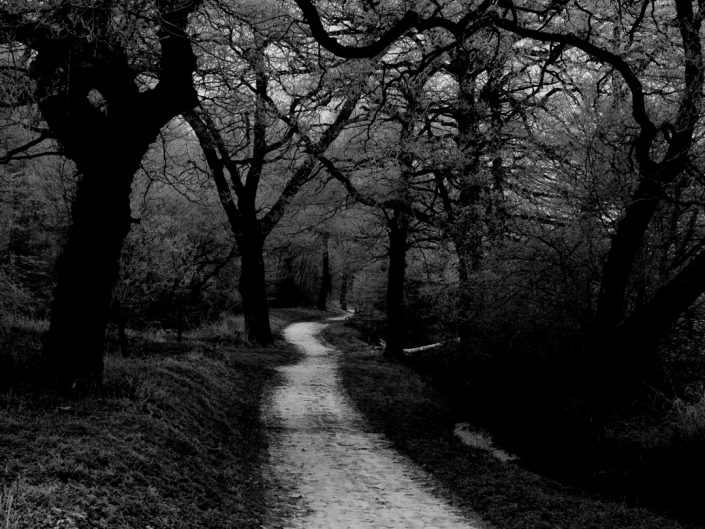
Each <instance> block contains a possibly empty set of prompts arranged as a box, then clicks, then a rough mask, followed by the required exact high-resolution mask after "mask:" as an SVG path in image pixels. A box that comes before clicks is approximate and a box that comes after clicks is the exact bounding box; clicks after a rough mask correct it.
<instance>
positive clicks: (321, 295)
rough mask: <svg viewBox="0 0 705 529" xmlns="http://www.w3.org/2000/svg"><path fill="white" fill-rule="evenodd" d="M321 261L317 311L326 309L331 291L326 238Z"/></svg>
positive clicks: (325, 237) (326, 237)
mask: <svg viewBox="0 0 705 529" xmlns="http://www.w3.org/2000/svg"><path fill="white" fill-rule="evenodd" d="M323 245H324V246H323V259H322V260H321V284H320V288H319V290H318V310H322V311H325V310H326V309H327V302H328V294H330V291H331V285H332V279H331V275H330V252H329V251H328V236H324V237H323Z"/></svg>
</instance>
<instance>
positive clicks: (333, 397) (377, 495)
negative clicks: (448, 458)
mask: <svg viewBox="0 0 705 529" xmlns="http://www.w3.org/2000/svg"><path fill="white" fill-rule="evenodd" d="M324 326H325V324H323V323H317V322H304V323H295V324H293V325H290V326H289V327H287V328H286V329H285V331H284V336H285V337H286V339H287V340H288V341H290V342H291V343H293V344H294V345H295V346H296V347H297V348H299V349H300V351H301V352H302V353H304V356H303V358H302V360H301V361H300V362H298V363H296V364H294V365H289V366H285V367H281V368H279V369H280V372H281V375H282V377H281V378H282V383H281V385H279V386H278V387H276V388H274V389H273V390H272V392H271V394H270V396H269V399H268V402H267V404H266V406H265V407H264V409H263V412H262V413H263V419H264V422H265V424H266V426H267V428H268V431H269V434H270V454H269V455H270V460H269V466H268V469H267V479H268V482H269V483H270V486H271V494H270V499H269V506H268V510H269V515H268V521H267V525H266V527H268V528H278V527H286V528H302V529H304V528H305V529H338V528H340V529H343V528H351V529H352V528H355V529H363V528H379V529H415V528H419V529H421V528H423V529H433V528H437V529H441V528H443V529H445V528H448V529H456V528H457V529H460V528H463V529H480V528H482V529H487V528H488V525H487V524H485V523H482V522H481V521H480V520H479V517H478V518H477V519H475V520H472V519H468V518H467V517H463V516H462V515H461V514H460V513H459V512H458V511H456V510H455V509H453V508H452V507H451V506H450V505H449V504H448V503H447V502H445V501H443V500H441V499H439V498H438V497H436V496H434V494H433V493H432V490H433V482H432V480H431V478H430V477H429V476H428V475H427V474H426V473H424V472H423V471H422V470H420V469H419V468H417V467H415V466H414V465H413V464H412V463H411V462H410V461H409V460H408V459H406V458H405V457H403V456H402V455H400V454H399V453H397V452H396V451H395V450H394V449H393V448H392V446H391V444H390V443H389V441H388V440H387V439H386V438H385V437H384V436H382V435H380V434H377V433H374V432H372V431H370V429H369V427H368V426H367V424H366V423H365V421H364V419H363V418H362V417H361V415H360V414H359V413H358V412H357V410H355V409H354V408H353V406H352V405H351V404H350V402H349V401H348V399H347V397H346V396H345V394H344V390H343V388H342V387H341V384H340V381H339V378H338V370H337V362H338V359H339V357H340V353H338V352H337V351H335V350H334V349H331V348H329V347H326V346H324V345H323V344H322V343H321V342H320V341H318V340H317V339H316V335H317V334H318V333H319V332H320V331H321V329H322V328H323V327H324Z"/></svg>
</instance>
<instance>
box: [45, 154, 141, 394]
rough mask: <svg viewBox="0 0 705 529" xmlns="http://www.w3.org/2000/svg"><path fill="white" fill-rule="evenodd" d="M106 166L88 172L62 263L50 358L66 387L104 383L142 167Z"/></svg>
mask: <svg viewBox="0 0 705 529" xmlns="http://www.w3.org/2000/svg"><path fill="white" fill-rule="evenodd" d="M122 156H126V155H125V154H124V153H123V154H122ZM132 158H133V159H135V158H138V157H137V156H133V157H132ZM139 158H141V153H140V156H139ZM96 162H98V160H96ZM102 164H103V165H104V168H103V169H102V170H100V169H99V164H98V163H96V164H95V165H92V166H91V167H89V168H84V170H83V178H82V180H81V182H80V183H79V186H78V190H77V194H76V199H75V202H74V204H73V208H72V212H71V213H72V215H71V217H72V224H71V227H70V229H69V233H68V240H67V242H66V246H65V247H64V250H63V252H62V253H61V255H60V257H59V259H58V261H57V264H56V274H57V286H56V289H55V290H54V300H53V304H52V311H51V323H50V327H49V333H48V335H47V338H46V343H45V360H46V367H47V368H48V373H49V374H50V375H51V378H55V379H57V380H60V381H61V385H62V386H68V388H66V389H71V388H80V387H82V386H90V385H93V384H100V383H101V382H102V376H103V349H104V345H105V332H106V327H107V324H108V319H109V307H110V299H111V293H112V289H113V286H114V284H115V281H116V280H117V277H118V271H119V257H120V251H121V248H122V243H123V241H124V239H125V236H126V235H127V233H128V231H129V229H130V185H131V182H132V176H133V174H134V171H135V169H136V165H135V167H128V166H126V165H125V164H123V163H119V162H116V161H115V160H110V159H104V160H102Z"/></svg>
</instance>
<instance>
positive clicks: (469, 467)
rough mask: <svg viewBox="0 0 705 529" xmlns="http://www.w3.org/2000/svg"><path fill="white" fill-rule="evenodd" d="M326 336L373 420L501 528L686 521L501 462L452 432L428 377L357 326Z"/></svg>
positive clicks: (637, 527) (575, 528) (668, 527)
mask: <svg viewBox="0 0 705 529" xmlns="http://www.w3.org/2000/svg"><path fill="white" fill-rule="evenodd" d="M323 337H324V338H325V339H326V340H327V341H329V342H330V343H332V344H333V345H335V346H336V347H338V348H339V349H341V350H343V351H344V353H345V354H344V362H343V364H342V367H341V375H342V380H343V383H344V385H345V387H346V390H347V392H348V394H349V395H350V397H351V398H352V400H353V402H354V403H355V404H356V406H357V407H358V408H359V409H360V410H361V411H363V412H364V414H365V415H366V417H367V418H368V420H369V421H370V423H371V425H372V427H373V428H375V429H376V430H378V431H381V432H383V433H385V434H386V435H387V436H388V437H389V438H390V439H391V441H392V442H393V443H394V445H395V446H396V448H397V449H398V450H400V451H401V452H403V453H404V454H406V455H407V456H408V457H410V458H411V459H412V460H413V461H414V462H415V463H416V464H418V465H419V466H421V467H423V468H425V469H426V470H427V471H428V472H430V473H431V474H433V475H434V476H435V478H436V479H437V481H438V482H439V483H440V486H441V489H442V490H441V493H442V494H443V495H445V496H446V497H448V498H449V499H450V500H451V501H452V502H453V503H454V504H456V505H457V506H459V507H460V508H462V509H467V510H468V511H474V512H477V513H478V514H480V515H481V516H482V517H483V518H484V519H486V520H487V521H489V522H491V523H492V524H494V525H495V526H496V527H499V528H502V529H520V528H521V529H549V528H552V529H553V528H564V529H568V528H570V529H588V528H590V529H592V528H595V529H596V528H603V527H604V528H610V529H616V528H622V529H626V528H630V529H649V528H653V529H656V528H659V529H675V528H681V529H682V528H686V527H690V526H688V525H684V524H679V523H678V522H676V521H674V520H672V519H668V518H664V517H661V516H658V515H656V514H654V513H653V512H650V511H648V510H646V509H642V508H638V507H635V506H629V505H626V504H625V503H623V502H615V501H607V500H605V499H601V498H598V497H596V496H595V497H591V496H589V495H588V494H587V493H584V492H581V491H578V490H576V489H573V488H570V487H568V486H565V485H563V484H561V483H559V482H557V481H553V480H550V479H547V478H544V477H541V476H539V475H537V474H535V473H532V472H529V471H528V470H525V469H524V468H522V466H521V465H520V464H517V463H509V464H507V463H501V462H499V461H497V460H496V459H494V458H492V457H491V456H490V455H489V454H487V453H486V452H484V451H481V450H478V449H474V448H471V447H468V446H465V445H463V444H462V443H460V441H459V440H458V439H457V438H456V437H455V436H454V435H453V433H452V431H453V426H454V424H455V422H456V421H459V420H461V418H460V417H458V416H457V414H456V413H455V412H454V410H453V408H452V406H451V404H450V403H449V402H448V401H446V400H445V399H444V397H443V395H441V393H440V392H439V391H437V390H436V389H435V388H434V387H433V386H432V384H431V383H430V380H428V379H424V378H423V377H421V376H420V375H418V374H417V373H415V372H413V371H412V370H411V369H409V368H406V367H404V366H401V365H397V364H393V363H388V362H386V361H384V360H382V359H381V358H380V357H379V354H378V353H376V352H374V351H372V350H371V349H370V348H369V346H367V345H366V344H364V343H363V342H360V341H358V340H356V336H355V332H354V331H353V330H351V329H349V328H346V327H344V326H343V325H331V326H329V327H328V328H327V329H326V330H325V331H324V332H323ZM534 434H535V432H532V431H527V432H526V435H527V436H531V435H534Z"/></svg>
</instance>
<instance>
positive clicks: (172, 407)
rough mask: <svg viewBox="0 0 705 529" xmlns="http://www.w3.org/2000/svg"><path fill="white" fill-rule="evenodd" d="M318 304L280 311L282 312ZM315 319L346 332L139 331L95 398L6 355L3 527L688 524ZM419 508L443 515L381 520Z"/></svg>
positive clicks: (27, 330)
mask: <svg viewBox="0 0 705 529" xmlns="http://www.w3.org/2000/svg"><path fill="white" fill-rule="evenodd" d="M320 317H321V313H320V312H318V311H310V310H309V311H306V310H289V311H276V312H275V316H274V318H273V326H274V328H275V331H276V332H277V333H278V334H281V333H282V332H283V330H284V329H285V328H286V327H287V326H288V325H289V324H291V323H292V322H295V321H301V320H311V319H313V318H320ZM293 329H296V328H293ZM299 329H303V330H304V331H306V332H309V331H311V332H314V333H315V332H318V331H320V334H319V339H320V337H322V338H323V339H325V340H326V341H327V342H328V343H327V345H329V346H330V347H321V346H317V347H318V348H317V349H315V351H314V354H313V355H311V356H304V355H303V354H302V353H301V352H300V351H297V350H296V347H295V346H293V345H291V344H290V343H287V342H285V341H284V340H283V339H278V340H277V342H276V343H275V344H274V345H273V346H271V347H257V346H252V345H247V344H243V343H242V342H241V341H239V340H238V339H237V338H236V337H235V338H233V336H234V335H233V333H232V331H233V329H232V328H231V327H229V326H228V325H223V326H222V327H221V328H214V329H211V330H210V331H208V332H205V331H200V332H196V333H193V334H190V335H187V336H186V337H185V339H184V341H183V342H182V343H177V342H176V341H175V340H174V336H172V335H170V334H166V335H164V334H163V333H162V334H158V335H155V336H151V337H150V336H140V337H139V338H138V337H136V336H135V337H133V338H134V342H133V344H134V346H135V347H134V350H133V355H132V356H130V357H127V358H123V357H121V356H119V355H117V354H114V353H111V354H108V355H107V357H106V377H105V387H104V388H103V389H102V390H101V391H100V392H97V393H95V394H92V395H89V396H84V397H83V398H80V399H77V398H76V399H67V398H64V397H59V396H51V395H44V394H41V393H40V392H36V393H33V392H30V391H18V390H16V389H9V386H3V385H2V383H4V382H3V380H4V381H5V382H6V381H7V380H8V377H9V375H8V373H9V371H8V369H4V371H3V372H2V373H0V527H2V528H3V529H94V528H96V529H97V528H110V529H186V528H188V529H196V528H199V529H200V528H207V529H221V528H222V529H225V528H228V529H231V528H233V527H237V528H242V529H262V528H263V527H264V528H269V529H274V528H277V527H307V528H308V527H311V528H315V527H326V528H328V527H331V528H333V527H365V525H364V524H365V523H366V522H368V521H369V520H370V519H372V520H374V522H370V523H367V526H368V527H387V526H389V527H414V526H415V525H414V524H415V523H416V524H417V525H419V526H424V527H434V526H435V527H482V526H483V525H482V523H481V522H479V519H481V520H484V521H485V522H487V523H488V524H489V526H494V527H496V528H498V529H513V528H526V529H529V528H531V529H543V528H546V529H547V528H549V527H550V528H564V529H572V528H575V529H583V528H585V529H588V528H595V529H597V528H603V527H609V528H611V529H619V528H634V529H636V528H644V529H652V528H653V529H655V528H657V527H658V528H661V529H671V528H672V529H675V528H677V527H678V528H681V529H683V528H686V527H687V526H686V525H679V524H678V523H676V522H675V521H673V520H670V519H667V518H663V517H658V516H656V515H654V514H653V513H651V512H650V511H648V510H645V509H638V508H635V507H631V506H628V505H626V504H623V503H619V502H608V501H604V500H601V499H599V498H595V497H589V496H588V495H586V494H585V493H582V492H579V491H577V490H574V489H571V488H569V487H566V486H564V485H562V484H560V483H557V482H555V481H551V480H548V479H545V478H542V477H540V476H538V475H536V474H533V473H531V472H529V471H527V470H525V469H524V468H522V466H521V465H520V464H517V463H501V462H499V461H497V460H496V459H494V458H493V457H491V456H490V455H489V454H488V452H485V451H483V450H480V449H476V448H472V447H468V446H466V445H464V444H462V443H461V442H460V441H459V440H458V438H457V437H455V436H454V435H453V428H454V426H455V424H456V423H457V422H461V421H462V419H463V418H460V417H456V416H455V415H454V413H453V411H452V409H451V407H450V406H449V405H448V403H447V402H445V400H444V399H443V397H442V395H440V394H439V393H438V392H437V391H435V390H434V389H433V387H432V386H431V385H430V384H429V383H427V381H426V380H425V379H424V378H422V377H421V376H419V375H418V374H416V373H414V372H412V371H411V370H409V369H407V368H405V367H403V366H399V365H396V364H391V363H388V362H385V361H384V360H383V359H381V357H380V355H379V353H378V352H377V351H375V350H373V349H371V348H369V346H367V345H365V344H364V343H362V342H360V341H359V340H357V339H356V337H355V334H354V331H352V330H351V329H349V328H347V327H345V326H343V325H342V324H339V323H331V324H329V325H328V326H327V327H325V328H324V326H322V325H306V326H303V327H299ZM41 330H42V329H41V326H34V327H33V326H32V325H25V326H18V327H17V328H15V329H11V331H12V332H11V334H10V335H8V336H11V338H7V337H0V338H2V340H4V341H2V340H0V366H14V367H13V369H16V368H17V369H19V368H20V367H21V366H22V362H23V356H31V355H32V354H36V353H37V351H38V350H39V348H40V345H41ZM289 336H290V337H291V338H292V340H294V341H296V340H297V339H296V333H294V336H291V335H289ZM331 344H332V345H331ZM312 376H313V377H314V378H316V380H314V381H313V382H312V383H310V382H311V381H310V377H312ZM3 377H5V378H3ZM307 379H308V382H309V383H307V384H304V382H306V381H307ZM299 384H301V386H300V389H299V390H294V391H293V393H291V392H290V390H291V388H295V387H296V386H297V385H299ZM3 388H4V389H3ZM287 388H289V389H287ZM311 399H313V400H311ZM355 409H357V410H359V411H355ZM309 411H315V412H316V413H315V414H314V415H312V416H309V415H308V412H309ZM311 421H312V422H311ZM316 423H317V424H316ZM309 434H311V436H309ZM527 434H530V432H528V433H527ZM307 436H309V437H307ZM302 443H303V445H302ZM300 449H305V450H300ZM297 450H298V451H299V452H303V453H298V452H297ZM295 457H300V459H295ZM359 479H361V481H358V480H359ZM390 482H391V483H392V484H393V485H390ZM353 490H354V491H356V492H355V493H353ZM406 495H408V496H406ZM412 504H413V505H412ZM393 505H397V509H396V510H392V509H390V506H393ZM418 506H421V510H423V511H424V513H425V515H429V516H434V517H435V518H434V520H435V523H434V522H428V523H425V524H424V523H422V520H424V519H423V518H418V519H417V518H416V517H414V518H413V519H412V520H407V521H405V522H404V523H402V524H398V525H396V526H395V525H389V524H388V525H386V526H385V525H383V523H382V522H384V523H387V521H390V520H391V522H390V523H394V517H396V516H402V515H406V516H409V514H408V513H410V512H418V511H417V510H415V509H418ZM407 510H408V512H406V511H407ZM401 511H404V512H401ZM419 516H421V515H419ZM402 519H403V518H402ZM324 520H325V521H324ZM330 520H333V522H332V523H331V521H330ZM417 520H418V522H417ZM358 522H359V523H358Z"/></svg>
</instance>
